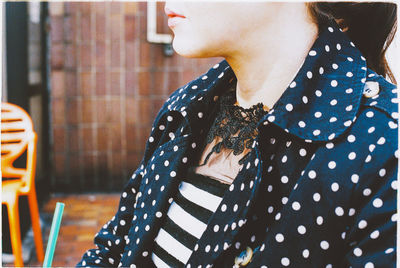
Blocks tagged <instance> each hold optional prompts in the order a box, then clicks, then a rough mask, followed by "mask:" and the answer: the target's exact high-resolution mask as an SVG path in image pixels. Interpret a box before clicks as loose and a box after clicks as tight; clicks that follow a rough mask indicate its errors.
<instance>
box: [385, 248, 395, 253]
mask: <svg viewBox="0 0 400 268" xmlns="http://www.w3.org/2000/svg"><path fill="white" fill-rule="evenodd" d="M393 251H394V250H393V248H388V249H386V250H385V253H386V254H390V253H392V252H393Z"/></svg>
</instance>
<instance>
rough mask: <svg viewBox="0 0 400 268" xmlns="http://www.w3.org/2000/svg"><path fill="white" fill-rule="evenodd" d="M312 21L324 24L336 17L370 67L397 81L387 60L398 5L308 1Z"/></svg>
mask: <svg viewBox="0 0 400 268" xmlns="http://www.w3.org/2000/svg"><path fill="white" fill-rule="evenodd" d="M306 4H307V9H308V12H309V13H310V15H311V17H312V19H313V21H314V22H315V23H316V24H317V25H318V26H319V29H321V26H323V25H324V24H325V23H326V22H327V21H328V20H329V19H335V20H336V22H337V23H338V24H339V26H340V27H341V28H342V29H343V31H344V32H346V33H347V34H348V36H349V37H350V39H351V40H352V41H353V42H354V44H355V45H356V47H357V48H358V49H359V50H360V51H361V53H362V54H363V55H364V56H365V58H366V59H367V66H368V68H370V69H372V70H374V71H375V72H376V73H378V74H380V75H382V76H384V77H386V76H388V77H389V78H390V80H391V81H392V82H393V83H394V84H396V85H397V81H396V79H395V77H394V75H393V73H392V71H391V70H390V67H389V65H388V63H387V61H386V58H385V53H386V50H387V48H388V47H389V45H390V44H391V43H392V41H393V38H394V35H395V33H396V30H397V14H396V13H397V5H396V4H394V3H385V2H381V3H377V2H372V3H371V2H366V3H360V2H308V3H306Z"/></svg>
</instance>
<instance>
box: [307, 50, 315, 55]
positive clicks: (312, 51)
mask: <svg viewBox="0 0 400 268" xmlns="http://www.w3.org/2000/svg"><path fill="white" fill-rule="evenodd" d="M308 55H310V56H315V55H317V52H316V51H315V50H310V52H308Z"/></svg>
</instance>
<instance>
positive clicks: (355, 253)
mask: <svg viewBox="0 0 400 268" xmlns="http://www.w3.org/2000/svg"><path fill="white" fill-rule="evenodd" d="M396 130H397V129H396ZM396 130H393V129H392V130H389V131H388V132H390V133H388V132H387V133H386V134H388V135H385V136H382V137H378V138H377V142H376V143H375V144H371V145H370V147H369V148H370V152H371V151H372V152H371V153H370V155H368V156H367V158H366V159H365V164H364V167H363V171H362V172H360V174H359V175H357V174H353V175H352V176H353V177H352V180H353V182H354V181H357V187H356V188H355V192H354V195H353V196H354V198H353V201H352V204H353V207H352V208H350V209H349V216H350V219H351V220H350V225H349V226H348V229H347V231H346V232H345V233H343V234H342V238H343V239H346V241H347V245H348V251H346V255H345V258H344V261H343V264H342V265H340V267H365V268H372V267H375V268H377V267H385V268H388V267H396V222H397V214H396V205H397V172H398V159H397V158H398V150H396V151H395V146H397V133H393V132H395V131H396ZM396 132H397V131H396ZM392 134H393V135H392ZM390 137H392V138H390Z"/></svg>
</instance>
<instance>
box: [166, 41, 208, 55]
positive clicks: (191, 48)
mask: <svg viewBox="0 0 400 268" xmlns="http://www.w3.org/2000/svg"><path fill="white" fill-rule="evenodd" d="M172 47H173V49H174V50H175V52H176V53H177V54H178V55H180V56H182V57H186V58H207V57H213V56H211V55H210V53H207V51H205V50H204V49H201V48H198V47H196V46H195V45H194V44H193V43H186V42H179V41H177V40H176V39H174V41H173V42H172Z"/></svg>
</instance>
